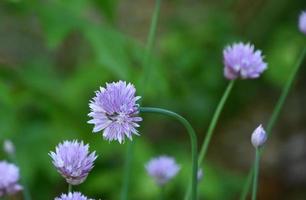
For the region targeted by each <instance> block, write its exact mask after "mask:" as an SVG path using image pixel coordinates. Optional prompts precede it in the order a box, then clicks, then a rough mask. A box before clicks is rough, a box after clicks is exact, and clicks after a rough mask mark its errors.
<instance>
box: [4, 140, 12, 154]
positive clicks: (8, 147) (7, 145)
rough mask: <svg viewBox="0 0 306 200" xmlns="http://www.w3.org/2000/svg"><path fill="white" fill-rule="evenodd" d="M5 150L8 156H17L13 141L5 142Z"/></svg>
mask: <svg viewBox="0 0 306 200" xmlns="http://www.w3.org/2000/svg"><path fill="white" fill-rule="evenodd" d="M3 150H4V151H5V153H7V154H8V155H12V154H15V146H14V144H13V142H12V141H11V140H5V141H4V143H3Z"/></svg>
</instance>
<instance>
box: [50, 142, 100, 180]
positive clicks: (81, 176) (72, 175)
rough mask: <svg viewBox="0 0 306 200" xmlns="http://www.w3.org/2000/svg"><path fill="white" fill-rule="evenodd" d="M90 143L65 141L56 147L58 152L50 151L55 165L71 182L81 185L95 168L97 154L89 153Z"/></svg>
mask: <svg viewBox="0 0 306 200" xmlns="http://www.w3.org/2000/svg"><path fill="white" fill-rule="evenodd" d="M88 149H89V145H88V144H86V145H84V143H83V142H80V143H79V142H78V141H77V140H74V141H72V142H71V141H64V142H63V143H60V144H59V145H58V146H57V147H56V152H55V153H54V152H52V151H51V152H50V153H49V155H50V156H51V158H52V162H53V165H54V166H55V167H56V169H57V171H58V172H59V173H60V174H61V175H62V176H63V177H64V178H65V179H66V181H67V182H68V183H69V184H72V185H79V184H81V183H83V182H84V181H85V179H86V178H87V176H88V173H89V172H90V170H91V169H92V168H93V164H94V161H95V159H96V158H97V156H96V155H95V152H92V153H91V154H89V153H90V152H89V150H88Z"/></svg>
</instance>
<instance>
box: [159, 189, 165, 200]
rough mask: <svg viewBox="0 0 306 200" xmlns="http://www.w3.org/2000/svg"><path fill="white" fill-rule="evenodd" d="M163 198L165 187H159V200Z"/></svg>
mask: <svg viewBox="0 0 306 200" xmlns="http://www.w3.org/2000/svg"><path fill="white" fill-rule="evenodd" d="M164 198H165V187H164V186H161V187H160V191H159V200H164Z"/></svg>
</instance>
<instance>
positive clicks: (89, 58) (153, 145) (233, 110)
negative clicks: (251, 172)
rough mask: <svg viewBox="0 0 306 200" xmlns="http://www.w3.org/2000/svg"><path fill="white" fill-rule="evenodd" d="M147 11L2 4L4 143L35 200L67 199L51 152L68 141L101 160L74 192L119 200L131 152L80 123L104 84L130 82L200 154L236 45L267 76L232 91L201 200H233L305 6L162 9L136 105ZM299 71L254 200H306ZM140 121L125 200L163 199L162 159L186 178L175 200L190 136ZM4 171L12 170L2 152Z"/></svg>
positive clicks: (288, 65) (5, 0)
mask: <svg viewBox="0 0 306 200" xmlns="http://www.w3.org/2000/svg"><path fill="white" fill-rule="evenodd" d="M153 8H154V1H153V0H133V1H132V0H130V1H129V0H40V1H38V0H2V1H1V2H0V142H2V141H3V140H4V139H7V138H9V139H11V140H12V141H13V142H14V143H15V145H16V149H17V159H18V163H19V165H20V168H21V173H22V178H23V179H24V181H25V182H26V183H27V185H28V186H29V189H30V191H31V194H32V196H33V200H42V199H43V200H47V199H53V198H54V197H56V196H58V195H59V194H61V193H62V192H66V190H67V185H66V183H65V181H64V180H63V179H62V178H61V177H60V175H59V174H58V173H57V172H56V170H55V169H54V167H53V166H52V164H51V160H50V158H49V156H48V152H49V151H50V150H54V148H55V145H57V144H58V143H59V142H61V141H63V140H67V139H79V140H84V141H85V142H86V143H90V146H91V150H96V151H97V154H98V155H99V158H98V159H97V161H96V165H95V168H94V169H93V171H92V172H91V173H90V175H89V177H88V179H87V181H86V182H85V183H83V184H82V185H81V186H79V187H76V188H75V189H76V190H80V191H82V192H83V193H85V194H86V195H87V196H90V197H93V198H101V199H104V200H116V199H119V194H120V190H121V185H122V175H123V172H122V166H123V163H124V154H125V152H126V149H127V143H128V142H126V143H125V144H122V145H120V144H118V143H117V142H111V143H109V142H107V141H104V140H103V138H102V136H101V134H93V133H91V131H92V125H89V124H87V123H86V122H87V120H88V119H89V118H88V117H87V113H88V112H89V108H88V102H89V100H90V98H92V97H93V96H94V91H95V90H97V89H98V87H99V86H101V85H102V86H103V85H104V84H105V82H110V81H116V80H119V79H121V80H126V81H129V82H132V83H134V84H135V85H136V87H137V89H138V91H139V94H138V95H142V96H143V101H142V104H143V105H145V106H157V107H163V108H168V109H171V110H174V111H177V112H178V113H181V114H183V115H184V116H185V117H186V118H187V119H189V120H190V122H191V123H192V124H193V125H194V128H195V129H196V131H197V133H198V138H199V140H200V142H199V144H200V143H201V142H202V140H203V137H204V135H205V130H206V129H207V126H208V123H209V121H210V119H211V117H212V114H213V111H214V109H215V107H216V105H217V103H218V101H219V98H220V97H221V95H222V92H223V91H224V89H225V87H226V84H227V80H225V78H224V77H223V64H222V49H223V48H224V46H225V45H227V44H230V43H232V42H236V41H243V42H252V43H254V44H255V46H256V47H257V48H259V49H262V50H263V54H264V55H265V60H266V61H267V62H268V67H269V69H268V70H267V71H266V72H265V73H264V75H263V76H262V77H261V78H260V79H257V80H241V81H238V82H237V84H236V85H235V87H234V89H233V92H232V94H231V96H230V98H229V100H228V102H227V104H226V107H225V109H224V112H223V114H222V116H221V119H220V122H219V124H218V126H217V129H216V132H215V135H214V137H213V141H212V143H211V146H210V148H209V151H208V157H207V160H206V162H205V165H204V173H205V177H204V180H203V181H201V182H200V186H199V195H200V199H205V200H232V199H233V200H235V199H238V196H239V194H240V191H241V189H242V186H243V181H244V178H245V176H246V173H247V171H248V169H249V167H250V166H251V164H252V159H253V147H252V146H251V144H250V135H251V133H252V131H253V129H254V128H255V127H257V125H258V124H259V123H263V124H264V125H266V123H267V120H268V119H269V116H270V114H271V112H272V110H273V106H274V105H275V103H276V101H277V98H278V97H279V95H280V92H281V88H282V86H283V85H284V82H285V81H286V80H287V78H288V76H289V73H290V72H291V70H292V68H293V66H294V64H295V62H296V60H297V57H298V55H299V54H300V52H301V50H302V48H303V46H305V39H306V37H305V35H303V34H301V33H300V32H299V31H298V28H297V20H298V16H299V14H300V12H301V10H303V9H305V8H306V3H305V2H304V3H303V1H299V0H292V1H291V0H290V1H289V0H256V1H255V0H251V1H248V0H224V1H221V0H218V1H216V0H202V1H201V0H162V9H161V17H160V21H159V25H158V32H157V39H156V45H155V49H154V52H153V55H152V60H151V66H152V69H151V71H150V76H149V79H148V82H147V84H148V85H147V90H146V91H145V93H144V94H140V91H141V90H142V89H141V87H142V84H140V83H141V80H142V77H143V62H142V60H143V57H144V48H145V42H146V37H147V34H148V30H149V25H150V18H151V14H152V11H153ZM305 66H306V65H303V66H302V67H301V70H300V72H299V74H298V78H297V80H298V81H297V82H296V84H295V87H294V89H293V90H292V92H291V94H290V96H289V99H288V101H287V103H286V105H285V107H284V110H283V112H282V116H281V117H280V119H279V121H278V124H277V126H276V127H275V129H273V133H272V137H271V138H269V141H268V142H267V148H266V151H265V154H264V156H263V159H262V166H261V177H260V191H259V199H260V200H264V199H266V200H280V199H282V200H287V199H288V200H301V199H306V192H305V186H306V147H305V146H306V135H305V132H306V125H305V119H306V114H305V113H306V112H305V111H306V106H305V101H306V94H305V85H306V78H305V73H306V70H305ZM143 117H144V121H143V122H142V123H141V128H140V133H141V136H140V137H134V142H135V145H134V159H133V166H132V167H133V170H132V185H131V190H130V199H132V200H138V199H139V200H140V199H142V200H143V199H145V200H150V199H152V200H153V199H156V198H157V197H158V188H157V187H156V186H155V185H154V183H153V181H152V180H151V179H150V178H149V177H148V176H147V174H146V172H145V170H144V164H145V163H146V162H147V161H148V160H149V159H150V158H151V157H153V156H157V155H160V154H168V155H171V156H174V157H175V158H176V159H177V162H178V163H180V165H181V167H182V170H181V171H180V173H179V174H178V176H177V177H176V178H175V179H174V180H173V181H171V182H170V183H169V185H168V186H167V188H166V191H167V195H168V197H169V199H181V198H182V196H183V194H184V191H185V188H186V180H188V177H189V173H190V152H189V150H190V147H189V141H188V136H187V134H186V133H185V131H184V129H183V127H181V126H180V124H178V123H177V122H175V121H173V120H171V119H168V118H165V117H161V116H154V115H145V116H143ZM0 159H1V160H2V159H7V158H6V156H5V154H4V153H3V152H2V151H1V152H0ZM12 199H13V198H12ZM16 199H18V197H16ZM19 199H21V197H20V198H19Z"/></svg>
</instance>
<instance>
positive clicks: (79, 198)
mask: <svg viewBox="0 0 306 200" xmlns="http://www.w3.org/2000/svg"><path fill="white" fill-rule="evenodd" d="M54 200H92V199H88V198H87V197H85V196H84V195H82V194H81V193H80V192H73V193H71V192H69V193H68V194H62V195H61V196H60V197H57V198H55V199H54Z"/></svg>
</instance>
